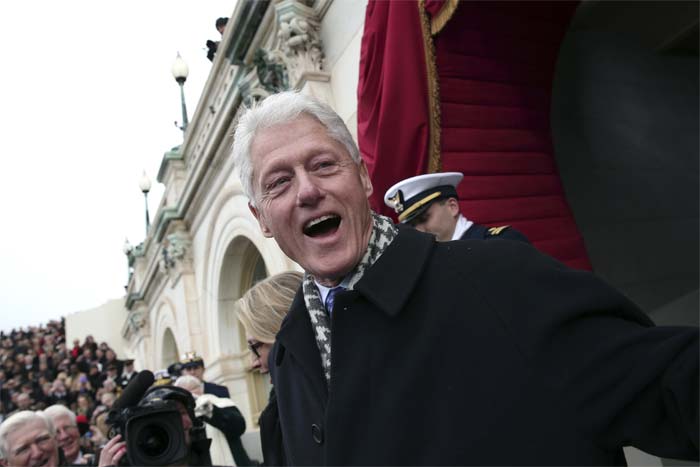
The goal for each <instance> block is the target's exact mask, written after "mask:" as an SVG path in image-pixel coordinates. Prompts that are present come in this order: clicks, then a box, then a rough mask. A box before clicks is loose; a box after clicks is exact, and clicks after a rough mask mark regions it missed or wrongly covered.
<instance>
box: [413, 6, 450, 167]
mask: <svg viewBox="0 0 700 467" xmlns="http://www.w3.org/2000/svg"><path fill="white" fill-rule="evenodd" d="M418 14H419V15H420V24H421V32H422V33H423V50H424V51H425V67H426V74H427V77H428V83H427V85H428V113H429V115H428V119H429V121H430V136H429V138H428V173H434V172H439V171H440V169H441V167H442V161H441V160H440V87H439V83H438V74H437V66H436V64H435V44H433V36H432V34H431V26H430V19H429V18H428V13H427V11H425V0H418ZM448 19H449V18H448ZM445 22H447V20H445Z"/></svg>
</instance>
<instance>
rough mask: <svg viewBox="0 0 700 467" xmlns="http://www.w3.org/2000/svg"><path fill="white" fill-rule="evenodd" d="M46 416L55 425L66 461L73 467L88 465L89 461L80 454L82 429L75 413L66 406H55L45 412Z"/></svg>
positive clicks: (59, 444) (57, 437)
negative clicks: (75, 466) (73, 466)
mask: <svg viewBox="0 0 700 467" xmlns="http://www.w3.org/2000/svg"><path fill="white" fill-rule="evenodd" d="M44 415H46V416H47V417H49V418H50V419H51V422H52V423H53V426H54V431H55V433H56V441H57V442H58V446H59V447H60V448H61V449H63V455H64V456H66V461H67V462H68V463H69V464H71V465H74V464H75V465H80V464H87V459H85V457H83V453H82V452H80V429H79V428H78V422H77V421H76V416H75V413H73V412H72V411H71V410H70V409H69V408H68V407H66V406H65V405H60V404H55V405H52V406H51V407H48V408H47V409H46V410H44Z"/></svg>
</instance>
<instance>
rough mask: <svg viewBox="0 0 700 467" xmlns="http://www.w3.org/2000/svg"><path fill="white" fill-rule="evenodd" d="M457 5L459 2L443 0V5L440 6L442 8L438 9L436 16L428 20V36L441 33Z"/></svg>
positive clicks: (456, 0) (457, 0)
mask: <svg viewBox="0 0 700 467" xmlns="http://www.w3.org/2000/svg"><path fill="white" fill-rule="evenodd" d="M458 4H459V0H445V3H444V4H443V5H442V8H440V11H438V12H437V14H436V15H435V16H433V18H432V19H431V20H430V34H432V35H433V36H435V35H436V34H438V33H439V32H440V31H442V28H444V27H445V25H446V24H447V22H448V21H449V20H450V18H452V15H453V14H454V13H455V10H456V9H457V5H458Z"/></svg>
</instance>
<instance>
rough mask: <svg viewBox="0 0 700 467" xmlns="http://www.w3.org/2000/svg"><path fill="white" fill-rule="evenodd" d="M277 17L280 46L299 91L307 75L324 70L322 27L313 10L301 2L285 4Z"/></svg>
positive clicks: (291, 79)
mask: <svg viewBox="0 0 700 467" xmlns="http://www.w3.org/2000/svg"><path fill="white" fill-rule="evenodd" d="M277 14H278V16H277V18H278V29H277V39H278V43H277V47H278V50H279V51H280V52H281V53H282V57H283V60H284V63H285V64H286V65H287V74H288V76H289V82H290V84H292V87H295V88H296V87H297V86H298V84H299V82H300V81H301V78H302V75H304V74H305V73H319V72H321V71H323V58H324V54H323V47H322V44H321V37H320V33H319V30H320V25H319V23H318V21H317V20H316V18H314V13H313V9H311V8H309V7H307V6H306V5H304V4H303V3H301V2H282V3H280V4H278V6H277Z"/></svg>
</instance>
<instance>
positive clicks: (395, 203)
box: [389, 190, 403, 213]
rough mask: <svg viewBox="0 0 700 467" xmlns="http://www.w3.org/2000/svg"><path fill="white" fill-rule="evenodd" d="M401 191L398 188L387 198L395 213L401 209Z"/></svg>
mask: <svg viewBox="0 0 700 467" xmlns="http://www.w3.org/2000/svg"><path fill="white" fill-rule="evenodd" d="M402 198H403V196H402V193H401V190H398V191H397V192H396V194H395V195H394V196H392V197H391V198H389V204H391V206H392V207H393V208H394V211H396V212H397V213H400V212H402V211H403V203H402V202H401V201H402Z"/></svg>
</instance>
